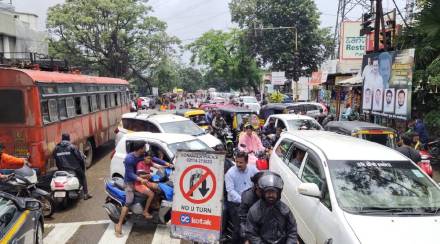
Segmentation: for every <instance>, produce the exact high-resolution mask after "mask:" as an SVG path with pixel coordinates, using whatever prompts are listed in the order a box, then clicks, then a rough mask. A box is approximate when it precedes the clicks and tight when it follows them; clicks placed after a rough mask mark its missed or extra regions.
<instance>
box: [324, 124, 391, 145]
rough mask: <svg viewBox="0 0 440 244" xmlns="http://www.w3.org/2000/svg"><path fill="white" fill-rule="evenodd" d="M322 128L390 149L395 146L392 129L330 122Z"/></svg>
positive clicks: (372, 125)
mask: <svg viewBox="0 0 440 244" xmlns="http://www.w3.org/2000/svg"><path fill="white" fill-rule="evenodd" d="M324 128H325V130H327V131H333V132H336V133H338V134H343V135H349V136H353V137H358V138H361V139H364V140H367V141H372V142H376V143H379V144H382V145H384V146H387V147H391V148H395V147H396V146H397V143H396V131H395V130H394V129H392V128H389V127H385V126H381V125H377V124H373V123H368V122H363V121H330V122H328V123H327V124H326V125H325V126H324Z"/></svg>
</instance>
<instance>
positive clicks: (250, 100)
mask: <svg viewBox="0 0 440 244" xmlns="http://www.w3.org/2000/svg"><path fill="white" fill-rule="evenodd" d="M243 102H244V103H258V101H257V99H256V98H255V97H243Z"/></svg>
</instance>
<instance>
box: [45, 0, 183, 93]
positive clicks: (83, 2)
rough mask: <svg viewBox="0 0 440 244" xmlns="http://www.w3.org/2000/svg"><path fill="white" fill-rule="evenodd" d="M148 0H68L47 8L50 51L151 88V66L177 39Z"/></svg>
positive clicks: (84, 65)
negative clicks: (155, 12)
mask: <svg viewBox="0 0 440 244" xmlns="http://www.w3.org/2000/svg"><path fill="white" fill-rule="evenodd" d="M150 12H151V8H150V7H149V6H147V5H146V4H145V1H136V0H67V1H66V2H65V3H63V4H58V5H56V6H54V7H51V8H49V11H48V17H47V28H48V30H49V34H50V53H51V55H53V56H56V57H58V58H65V59H67V60H68V61H70V62H71V63H72V64H73V65H76V66H78V67H80V68H82V69H84V70H89V71H91V70H93V71H97V72H98V74H99V75H105V76H113V77H124V78H127V79H135V80H138V81H139V83H140V84H143V85H145V86H147V87H150V86H151V84H150V79H149V78H150V76H151V74H152V73H153V69H154V68H155V67H156V66H157V64H158V63H160V62H161V61H162V60H163V59H164V57H165V56H167V55H168V54H169V53H170V50H172V48H171V47H172V45H174V44H176V43H178V39H177V38H175V37H170V36H169V35H167V33H166V32H165V30H166V23H164V22H162V21H160V20H159V19H157V18H156V17H153V16H151V15H150Z"/></svg>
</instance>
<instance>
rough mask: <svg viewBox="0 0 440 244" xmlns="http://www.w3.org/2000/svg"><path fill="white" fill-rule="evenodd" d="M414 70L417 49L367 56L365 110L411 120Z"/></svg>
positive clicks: (364, 89) (364, 94) (365, 64)
mask: <svg viewBox="0 0 440 244" xmlns="http://www.w3.org/2000/svg"><path fill="white" fill-rule="evenodd" d="M413 70H414V49H406V50H401V51H392V52H381V53H372V54H368V55H365V56H364V59H363V64H362V80H363V101H362V111H363V112H367V113H370V112H371V113H373V114H377V115H383V116H388V117H396V118H400V119H409V118H410V117H411V95H412V77H413Z"/></svg>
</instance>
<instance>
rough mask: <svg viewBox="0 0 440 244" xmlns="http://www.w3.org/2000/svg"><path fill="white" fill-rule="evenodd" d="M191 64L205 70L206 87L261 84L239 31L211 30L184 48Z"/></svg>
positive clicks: (256, 69) (257, 69)
mask: <svg viewBox="0 0 440 244" xmlns="http://www.w3.org/2000/svg"><path fill="white" fill-rule="evenodd" d="M187 48H188V49H189V50H190V51H191V52H192V54H193V55H192V57H191V62H192V63H193V64H198V65H203V66H204V67H205V76H204V77H205V80H206V81H207V84H208V85H209V86H212V87H216V88H218V89H220V90H227V89H231V88H232V89H243V88H245V87H252V88H253V89H254V90H255V91H256V90H258V86H259V84H260V81H261V71H260V69H259V68H258V66H257V64H256V61H255V59H254V58H253V57H252V55H251V53H250V50H249V49H248V45H247V43H246V40H245V39H244V35H243V33H242V32H240V31H238V30H236V29H233V30H231V31H230V32H223V31H218V30H211V31H208V32H206V33H204V34H203V35H202V36H201V37H200V38H198V39H197V40H196V41H194V42H193V43H191V44H190V45H188V47H187Z"/></svg>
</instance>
